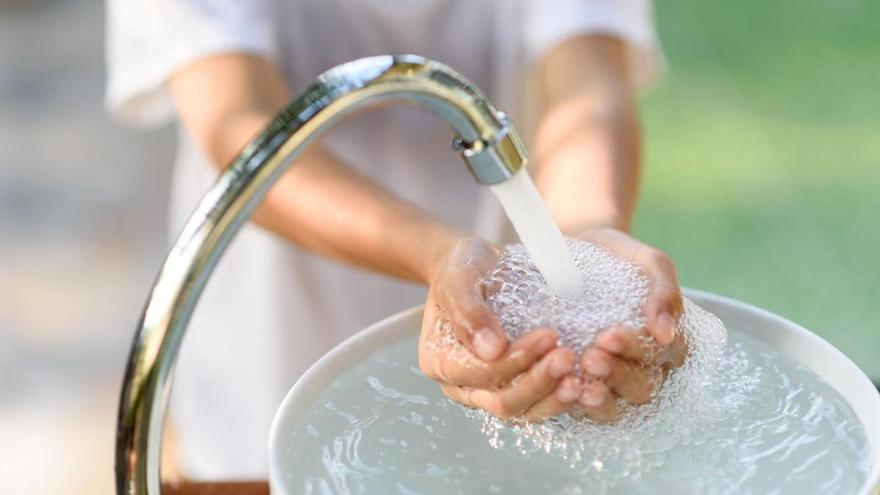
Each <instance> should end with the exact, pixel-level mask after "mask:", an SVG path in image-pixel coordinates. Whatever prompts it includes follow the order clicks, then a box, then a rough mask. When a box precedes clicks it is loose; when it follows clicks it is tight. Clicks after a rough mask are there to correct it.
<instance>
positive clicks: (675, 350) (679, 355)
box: [658, 334, 688, 369]
mask: <svg viewBox="0 0 880 495" xmlns="http://www.w3.org/2000/svg"><path fill="white" fill-rule="evenodd" d="M687 355H688V345H687V340H685V338H684V336H683V335H681V334H677V335H676V336H675V340H674V341H672V344H671V345H670V346H668V347H666V348H665V349H664V350H663V353H662V354H661V356H660V358H659V359H658V362H659V363H660V364H662V365H663V366H664V367H665V368H666V369H674V368H678V367H679V366H681V365H682V364H684V360H685V358H687Z"/></svg>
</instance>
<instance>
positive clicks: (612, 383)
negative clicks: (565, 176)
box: [574, 228, 688, 421]
mask: <svg viewBox="0 0 880 495" xmlns="http://www.w3.org/2000/svg"><path fill="white" fill-rule="evenodd" d="M574 237H576V238H579V239H583V240H585V241H589V242H592V243H595V244H598V245H600V246H602V247H604V248H605V249H607V250H608V251H609V252H610V253H611V254H613V255H615V256H617V257H619V258H622V259H624V260H626V261H630V262H633V263H635V264H637V265H638V266H640V267H641V268H642V270H643V272H644V274H645V276H646V277H647V278H648V284H649V285H648V295H647V296H646V298H645V303H644V306H643V308H642V310H643V312H644V315H645V319H646V324H645V326H644V327H643V328H641V329H639V330H633V329H630V328H622V327H621V328H609V329H606V330H604V331H603V332H602V333H600V334H599V336H598V337H597V338H596V344H595V345H593V346H592V347H590V348H588V349H586V350H585V351H584V353H583V355H582V356H581V369H582V370H583V377H582V379H583V382H584V385H583V389H582V393H581V396H580V399H579V404H580V406H581V407H583V408H584V411H585V413H586V415H587V416H589V417H591V418H593V419H595V420H599V421H611V420H614V419H615V418H617V417H618V416H619V414H620V412H621V411H620V404H619V402H618V400H617V399H618V398H622V399H623V400H624V401H626V402H628V403H630V404H644V403H646V402H648V401H650V400H651V398H652V397H653V395H654V393H655V392H656V390H657V389H658V388H659V387H660V385H662V383H663V380H664V379H665V377H666V374H667V373H668V371H669V370H671V369H674V368H676V367H678V366H680V365H681V364H682V363H683V362H684V359H685V357H686V356H687V352H688V349H687V343H686V341H685V339H684V337H683V336H682V335H681V332H678V331H676V321H678V317H679V316H680V315H681V314H682V311H683V301H682V296H681V290H680V288H679V285H678V275H677V274H676V270H675V265H674V264H673V263H672V260H671V259H670V258H669V256H667V255H666V254H665V253H663V252H662V251H660V250H658V249H656V248H653V247H651V246H648V245H647V244H644V243H642V242H641V241H639V240H638V239H636V238H635V237H633V236H631V235H629V234H627V233H625V232H623V231H620V230H616V229H612V228H591V229H584V230H582V231H580V232H578V233H577V234H576V235H575V236H574Z"/></svg>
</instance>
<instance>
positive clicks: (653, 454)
mask: <svg viewBox="0 0 880 495" xmlns="http://www.w3.org/2000/svg"><path fill="white" fill-rule="evenodd" d="M568 247H569V250H570V252H571V255H572V257H573V258H574V260H575V262H576V264H577V267H578V269H579V271H580V273H581V275H582V277H583V282H584V283H583V287H584V290H583V293H582V294H581V295H580V296H579V297H577V298H570V297H564V296H560V295H558V294H556V293H555V292H553V291H552V290H551V289H549V288H548V287H547V284H546V282H545V281H544V279H543V277H542V276H541V273H540V272H539V271H538V270H537V269H536V268H535V266H534V265H533V264H532V262H531V260H530V258H529V255H528V253H527V252H526V250H525V249H524V248H523V247H522V246H521V245H510V246H507V247H505V249H504V251H503V252H502V255H501V258H500V259H499V260H498V262H497V264H496V266H495V269H494V270H493V272H492V273H491V274H489V275H488V276H487V277H486V278H485V279H484V281H483V288H484V290H485V293H486V295H487V299H488V303H489V305H490V307H491V308H492V310H493V311H494V312H495V314H496V315H497V316H498V317H499V319H500V321H501V323H502V325H503V326H504V328H505V330H506V331H507V333H508V335H509V337H511V338H512V339H513V338H517V337H520V336H522V335H523V334H525V333H527V332H529V331H531V330H532V329H535V328H537V327H551V328H554V329H556V330H557V332H558V333H559V341H560V345H563V346H566V347H570V348H572V349H574V350H575V351H576V352H577V353H578V354H580V353H581V352H582V351H583V350H584V349H585V348H586V347H589V346H590V345H591V344H593V342H594V341H595V338H596V336H597V335H598V333H599V332H600V331H602V330H604V329H606V328H609V327H625V328H629V329H632V330H633V331H635V330H638V329H641V328H642V327H643V326H644V324H645V317H644V315H643V313H642V306H643V303H644V301H645V297H646V296H647V294H648V289H649V283H648V279H647V278H646V277H645V275H644V274H643V272H642V271H641V269H640V267H639V266H638V265H635V264H634V263H631V262H627V261H624V260H622V259H619V258H617V257H615V256H613V255H612V254H610V253H609V252H608V251H606V250H605V249H604V248H602V247H601V246H599V245H596V244H593V243H590V242H586V241H579V240H572V239H569V240H568ZM677 331H678V332H680V333H681V334H682V335H683V337H684V339H685V341H686V342H687V344H688V349H689V353H688V356H687V358H686V360H685V362H684V364H683V365H682V366H681V367H679V368H677V369H675V370H673V371H672V372H670V373H669V374H668V376H667V378H666V381H665V382H664V384H663V385H662V386H661V388H660V389H659V391H658V392H657V393H656V394H655V396H654V398H653V400H651V401H650V402H649V403H647V404H644V405H641V406H631V405H628V404H624V403H623V402H622V401H621V407H622V410H623V413H622V416H621V418H620V419H619V420H617V421H616V422H614V423H610V424H607V423H606V424H600V423H596V422H594V421H592V420H589V419H579V418H574V417H572V416H569V415H568V414H563V415H561V416H558V417H556V418H552V419H550V420H548V421H546V422H544V423H541V424H532V423H527V422H518V421H513V422H505V421H502V420H500V419H498V418H496V417H494V416H492V415H491V414H489V413H486V412H484V411H479V410H473V411H470V412H469V414H470V415H471V416H472V417H473V418H475V419H476V420H477V421H479V422H480V423H481V429H482V430H483V431H484V432H485V433H486V434H488V435H489V441H490V443H491V444H492V446H494V447H496V448H505V447H515V448H517V449H518V450H520V451H521V452H523V453H529V452H535V451H543V452H547V453H553V454H557V455H558V456H560V457H562V458H564V459H566V460H567V461H568V462H569V463H571V464H572V466H580V467H582V468H584V469H587V470H591V471H593V472H594V473H596V475H597V476H598V477H599V478H603V479H605V480H606V481H613V480H614V479H615V478H623V477H628V476H633V475H638V474H640V473H642V472H645V471H647V470H650V469H651V468H652V466H654V465H656V464H657V463H658V462H662V461H658V459H662V455H660V454H661V453H662V452H664V451H666V450H669V449H670V448H672V447H673V446H675V445H677V444H689V443H695V442H696V443H699V442H700V441H701V438H704V437H705V433H706V432H707V431H709V430H710V429H711V427H712V424H713V423H715V422H717V421H720V420H721V419H723V418H724V417H725V416H726V415H728V414H729V413H730V412H731V411H735V410H736V407H737V406H738V404H740V403H741V402H742V401H743V400H744V398H745V397H747V396H748V394H749V389H750V388H751V387H754V384H755V382H756V379H755V377H750V376H748V375H746V374H743V373H742V371H743V370H742V369H739V370H738V369H737V363H736V362H735V360H728V361H729V362H728V361H724V360H723V359H722V357H723V355H724V353H723V351H724V345H725V342H726V338H727V332H726V330H725V328H724V325H723V324H722V323H721V320H719V319H718V318H717V317H715V316H714V315H712V314H710V313H708V312H706V311H704V310H703V309H701V308H700V307H699V306H697V305H696V304H694V303H693V302H691V301H688V300H685V301H684V313H683V315H682V316H681V317H680V319H679V320H678V322H677Z"/></svg>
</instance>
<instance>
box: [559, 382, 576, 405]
mask: <svg viewBox="0 0 880 495" xmlns="http://www.w3.org/2000/svg"><path fill="white" fill-rule="evenodd" d="M556 398H557V399H559V402H562V403H565V404H567V403H569V402H574V401H575V400H577V398H578V389H577V387H571V386H565V385H563V386H562V387H560V388H559V392H557V393H556Z"/></svg>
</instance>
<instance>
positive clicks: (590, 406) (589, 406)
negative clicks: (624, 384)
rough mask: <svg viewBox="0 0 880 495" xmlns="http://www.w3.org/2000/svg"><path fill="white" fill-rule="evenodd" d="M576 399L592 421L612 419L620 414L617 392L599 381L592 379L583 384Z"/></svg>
mask: <svg viewBox="0 0 880 495" xmlns="http://www.w3.org/2000/svg"><path fill="white" fill-rule="evenodd" d="M583 388H584V390H583V392H582V393H581V397H580V399H578V401H579V403H580V405H581V407H582V408H583V412H584V414H585V415H586V416H587V417H589V418H590V419H592V420H594V421H599V422H603V423H604V422H609V421H614V420H615V419H617V417H618V416H619V415H620V407H619V405H618V402H617V399H618V396H617V394H615V393H614V391H612V390H611V389H609V388H608V385H606V384H605V383H603V382H601V381H593V382H590V383H587V384H585V385H584V387H583Z"/></svg>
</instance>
